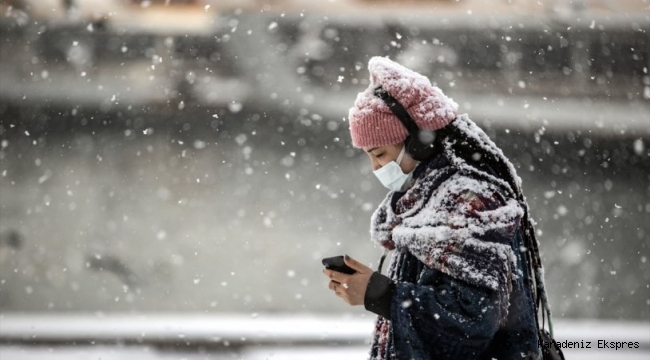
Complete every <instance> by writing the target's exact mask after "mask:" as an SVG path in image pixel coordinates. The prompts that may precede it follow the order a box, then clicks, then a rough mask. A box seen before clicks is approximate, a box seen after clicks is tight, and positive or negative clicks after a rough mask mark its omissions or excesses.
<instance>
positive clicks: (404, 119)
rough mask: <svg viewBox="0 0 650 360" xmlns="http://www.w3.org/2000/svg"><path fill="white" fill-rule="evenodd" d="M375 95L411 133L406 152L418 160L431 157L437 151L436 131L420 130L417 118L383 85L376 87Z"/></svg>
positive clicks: (408, 137) (406, 144) (407, 139)
mask: <svg viewBox="0 0 650 360" xmlns="http://www.w3.org/2000/svg"><path fill="white" fill-rule="evenodd" d="M375 96H377V97H378V98H380V99H382V100H384V102H385V103H386V105H388V108H389V109H390V111H392V112H393V114H394V115H395V116H397V118H398V119H399V121H400V122H401V123H402V125H404V127H405V128H406V130H407V131H408V133H409V135H408V136H407V137H406V139H405V140H404V146H406V152H408V153H409V155H411V157H412V158H413V159H415V160H417V161H422V160H426V159H428V158H430V157H431V156H432V155H433V153H434V152H435V149H434V146H433V140H435V133H434V132H433V131H428V130H420V128H419V127H418V125H417V124H416V123H415V120H413V118H412V117H411V115H409V113H408V112H407V111H406V109H404V106H402V104H400V103H399V101H397V100H396V99H395V98H394V97H392V96H391V95H390V94H389V93H388V91H386V90H384V89H383V88H382V87H381V86H380V87H378V88H376V89H375Z"/></svg>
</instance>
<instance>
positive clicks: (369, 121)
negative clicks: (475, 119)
mask: <svg viewBox="0 0 650 360" xmlns="http://www.w3.org/2000/svg"><path fill="white" fill-rule="evenodd" d="M368 71H369V72H370V86H368V88H367V89H366V90H365V91H363V92H360V93H359V94H358V95H357V99H356V100H355V101H354V106H353V107H352V108H350V112H349V115H348V119H349V121H350V135H351V136H352V145H353V146H354V147H357V148H362V147H377V146H387V145H393V144H397V143H400V142H402V141H404V139H406V137H407V136H408V131H407V130H406V128H404V125H402V123H401V122H400V120H399V119H398V118H397V117H396V116H395V115H394V114H393V113H392V111H391V110H390V108H388V106H387V105H386V103H384V101H383V100H382V99H380V98H378V97H377V96H375V94H374V90H375V88H377V87H379V86H381V87H382V88H383V89H384V90H386V91H388V93H389V94H391V95H392V96H393V97H394V98H395V99H396V100H397V101H399V103H400V104H402V106H403V107H404V108H405V109H406V111H407V112H408V113H409V115H411V117H412V118H413V120H415V123H416V124H417V125H418V127H419V128H420V129H422V130H438V129H440V128H442V127H444V126H445V125H447V124H449V123H450V122H451V121H452V120H454V119H455V118H456V115H457V111H458V104H456V103H455V102H454V101H453V100H452V99H451V98H448V97H447V96H445V94H443V93H442V90H440V89H439V88H437V87H435V86H433V85H431V82H430V81H429V79H427V78H426V77H425V76H423V75H421V74H418V73H417V72H415V71H413V70H410V69H407V68H405V67H404V66H402V65H400V64H398V63H396V62H394V61H391V60H390V59H388V58H384V57H379V56H375V57H373V58H372V59H370V61H369V62H368Z"/></svg>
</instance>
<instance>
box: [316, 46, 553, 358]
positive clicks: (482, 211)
mask: <svg viewBox="0 0 650 360" xmlns="http://www.w3.org/2000/svg"><path fill="white" fill-rule="evenodd" d="M368 69H369V71H370V80H371V81H370V86H369V87H368V89H367V90H366V91H364V92H362V93H359V95H358V96H357V99H356V101H355V104H354V107H352V108H351V109H350V114H349V122H350V132H351V137H352V143H353V145H354V146H355V147H357V148H361V149H363V151H364V152H366V154H367V155H368V157H369V158H370V163H371V165H372V169H373V171H374V173H375V175H376V176H377V177H378V178H379V180H380V181H381V182H382V184H383V185H384V186H386V187H387V188H388V189H389V190H391V191H390V192H389V193H388V195H387V196H386V198H385V199H384V200H383V201H382V202H381V204H380V205H379V207H378V208H377V210H376V211H375V213H374V214H373V216H372V219H371V228H370V234H371V239H372V241H373V242H375V243H377V244H379V245H380V246H382V247H383V248H384V249H385V253H384V256H385V255H386V252H387V251H390V250H392V251H394V253H393V254H392V256H391V263H390V266H389V270H388V276H385V275H382V274H381V262H380V269H379V271H376V272H375V271H373V270H372V269H370V268H368V267H367V266H365V265H363V264H361V263H359V262H358V261H356V260H354V259H352V258H350V257H348V256H347V255H346V256H345V263H346V264H347V265H348V266H349V267H351V268H353V269H354V270H356V273H354V274H352V275H347V274H343V273H340V272H336V271H332V270H329V269H325V270H324V272H325V275H326V276H327V277H329V278H330V283H329V288H330V289H332V290H333V291H334V292H335V293H336V295H337V296H339V297H341V298H342V299H343V300H344V301H346V302H347V303H348V304H350V305H361V304H363V305H364V306H365V308H366V309H367V310H369V311H371V312H373V313H376V314H377V315H379V316H378V318H377V322H376V326H375V331H374V334H373V342H372V347H371V350H370V358H371V359H417V360H419V359H493V358H494V359H522V358H524V359H537V358H540V357H541V354H540V348H539V346H538V324H537V311H536V304H539V302H541V303H542V304H543V305H544V306H545V308H546V309H545V310H546V313H545V314H546V315H550V313H548V307H547V306H546V295H545V292H544V286H543V274H542V268H541V264H540V261H539V254H538V250H537V240H536V239H535V238H534V231H533V228H532V225H531V224H530V221H529V219H528V214H527V212H528V209H527V205H526V203H525V200H524V198H523V195H522V193H521V184H520V181H521V180H520V179H519V177H518V176H517V175H516V173H515V170H514V168H513V166H512V165H511V164H510V162H509V161H508V160H507V159H506V158H505V156H504V155H503V153H502V152H501V150H499V149H498V148H497V147H496V145H494V143H493V142H492V141H491V140H489V139H488V137H487V135H485V133H484V132H483V131H482V130H480V129H479V128H478V127H477V126H476V125H475V124H474V123H473V122H472V121H471V120H470V119H469V118H468V117H467V116H466V115H458V114H457V108H458V105H457V104H456V103H455V102H454V101H453V100H451V99H450V98H448V97H446V96H445V95H444V94H443V93H442V91H440V89H438V88H436V87H434V86H432V85H431V83H430V82H429V80H428V79H427V78H426V77H424V76H422V75H420V74H418V73H416V72H413V71H411V70H409V69H406V68H404V67H403V66H401V65H399V64H397V63H395V62H392V61H390V60H389V59H387V58H381V57H375V58H372V59H371V60H370V62H369V64H368ZM382 262H383V257H382ZM534 299H536V300H535V301H534Z"/></svg>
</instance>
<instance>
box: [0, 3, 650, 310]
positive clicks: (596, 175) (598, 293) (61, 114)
mask: <svg viewBox="0 0 650 360" xmlns="http://www.w3.org/2000/svg"><path fill="white" fill-rule="evenodd" d="M648 6H649V4H648V2H647V1H638V0H621V1H606V0H600V1H586V0H585V1H572V2H566V1H544V2H541V3H539V2H531V1H516V0H511V1H507V0H499V1H479V0H461V1H444V0H437V1H435V0H431V1H408V2H401V1H361V0H349V1H343V0H337V1H328V2H319V1H306V0H304V1H299V0H287V1H280V0H275V1H259V0H246V1H234V0H233V1H210V0H185V1H184V0H170V1H165V0H142V1H140V0H128V1H127V0H124V1H109V0H65V1H63V0H12V1H4V2H2V4H1V5H0V14H2V15H1V17H0V40H1V42H0V59H1V62H0V138H1V141H2V149H1V150H0V173H1V174H2V175H1V176H2V177H1V178H0V180H1V182H0V234H2V235H1V236H2V237H0V239H3V240H2V241H0V269H2V285H1V286H0V305H1V306H2V311H8V312H12V311H63V310H65V311H118V310H119V311H154V310H159V311H175V310H183V311H216V312H230V311H238V312H249V311H250V312H256V311H269V312H273V311H289V312H293V311H306V312H309V311H314V312H328V311H332V309H335V310H336V311H348V310H349V309H347V308H344V307H342V305H341V304H340V303H339V301H338V299H336V298H334V297H331V298H325V295H324V293H323V289H324V287H323V286H322V284H321V283H319V280H321V279H320V277H319V276H320V258H321V257H324V256H325V255H330V254H333V253H342V252H348V253H350V254H351V255H353V254H358V255H357V257H358V258H360V259H362V260H364V261H366V262H372V263H376V260H377V257H378V253H379V251H378V250H377V249H372V248H371V246H370V243H369V242H368V241H367V224H368V218H369V216H370V214H371V211H372V209H373V208H374V206H375V205H376V204H377V203H378V201H379V200H380V199H381V196H382V195H383V190H382V189H381V188H380V186H379V185H378V184H377V183H376V182H375V181H374V179H372V173H371V172H370V171H369V169H366V163H365V159H363V158H361V157H360V155H359V154H358V153H357V152H355V151H353V150H351V147H350V144H349V140H348V139H349V136H348V134H347V123H346V122H345V120H344V118H345V117H346V116H347V109H348V108H349V107H350V106H351V104H352V102H353V100H354V98H355V95H356V92H358V91H360V90H361V89H363V88H365V87H366V86H367V84H368V75H367V71H366V69H365V64H366V63H367V60H368V59H369V58H370V57H371V56H375V55H382V56H390V57H391V58H393V59H396V60H398V61H399V62H401V63H403V64H404V65H406V66H408V67H411V68H413V69H414V70H417V71H419V72H421V73H423V74H425V75H427V76H428V77H429V78H431V80H432V81H433V82H435V83H436V84H437V85H438V86H439V87H441V88H442V89H443V90H444V91H445V93H447V94H450V95H451V96H452V97H453V98H454V99H455V100H456V101H457V102H458V103H459V104H460V106H461V111H463V112H468V113H469V114H470V116H471V117H472V118H473V119H474V120H475V121H477V122H478V123H479V124H480V125H481V126H483V128H484V129H485V130H486V132H488V134H489V135H490V136H491V137H493V138H494V139H495V141H496V142H497V143H498V144H499V145H500V146H502V147H503V149H504V151H505V152H506V155H508V156H509V157H511V158H512V159H513V162H514V163H515V165H516V166H517V168H518V171H519V173H520V176H521V177H522V178H523V179H524V191H525V193H526V194H527V196H528V197H529V201H530V202H531V206H532V207H533V211H532V214H533V216H534V217H535V218H537V219H538V222H539V225H538V230H539V232H540V236H539V238H540V240H541V241H542V242H543V243H542V251H544V255H545V262H546V264H547V274H548V280H547V282H548V283H549V286H550V288H551V289H550V293H551V296H552V299H551V300H552V304H554V309H555V311H556V314H558V316H559V317H569V318H580V317H585V318H591V317H597V318H615V319H632V318H641V319H644V320H648V318H649V316H650V313H649V312H648V307H647V301H648V300H647V298H648V296H647V291H648V290H647V283H648V281H650V271H649V270H648V262H647V246H648V239H649V236H650V235H649V234H650V228H648V224H647V221H646V219H647V217H648V214H649V213H650V188H649V187H648V183H649V180H650V170H649V169H650V160H649V158H648V138H649V136H650V120H649V119H650V106H649V105H648V104H649V101H648V100H650V76H649V74H648V69H649V68H650V53H649V49H650V46H649V44H648V42H649V37H648V31H650V16H649V15H648ZM4 239H6V240H4ZM623 244H625V245H624V246H623ZM18 245H20V246H18ZM188 294H191V296H188ZM350 311H357V312H361V310H360V309H355V310H350Z"/></svg>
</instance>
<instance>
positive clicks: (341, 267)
mask: <svg viewBox="0 0 650 360" xmlns="http://www.w3.org/2000/svg"><path fill="white" fill-rule="evenodd" d="M323 265H325V267H326V268H328V269H330V270H334V271H338V272H341V273H344V274H354V273H356V272H357V271H356V270H354V269H353V268H351V267H349V266H347V265H345V261H343V255H339V256H332V257H328V258H325V259H323Z"/></svg>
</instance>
